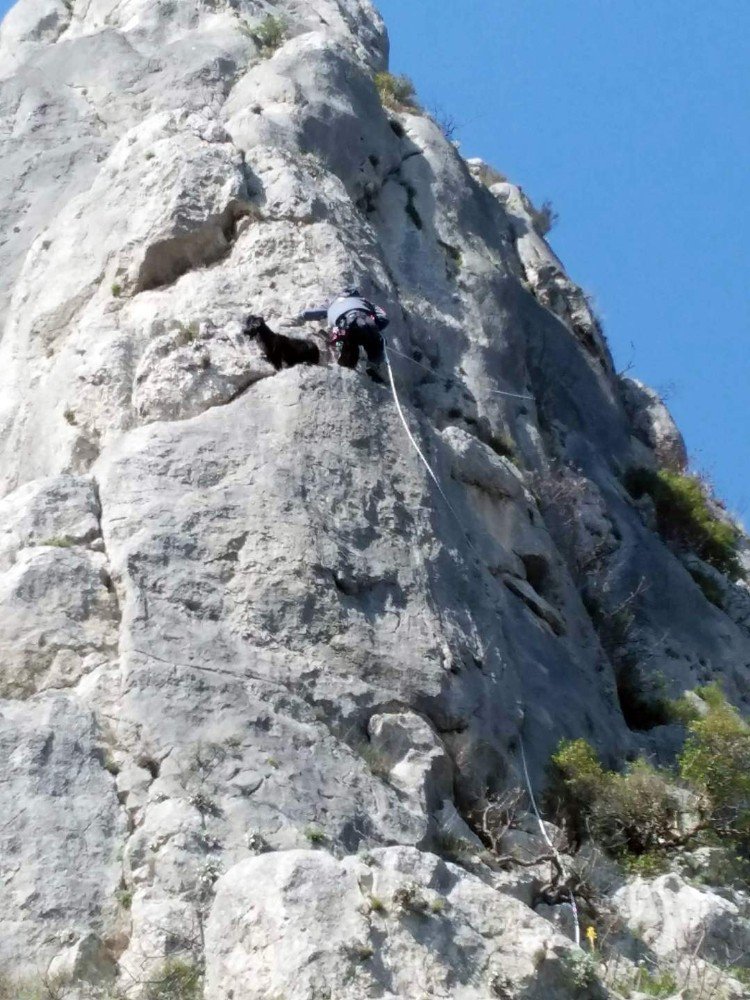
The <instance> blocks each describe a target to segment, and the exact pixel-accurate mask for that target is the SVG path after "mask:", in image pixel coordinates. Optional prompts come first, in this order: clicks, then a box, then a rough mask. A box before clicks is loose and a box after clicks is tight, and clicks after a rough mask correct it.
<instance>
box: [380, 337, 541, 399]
mask: <svg viewBox="0 0 750 1000" xmlns="http://www.w3.org/2000/svg"><path fill="white" fill-rule="evenodd" d="M388 350H389V351H390V352H391V354H398V356H399V357H400V358H404V359H405V360H406V361H411V363H412V364H413V365H416V366H417V368H423V369H424V370H425V371H426V372H429V373H430V375H432V376H433V377H434V378H437V379H447V380H448V381H449V382H455V383H456V385H461V381H460V379H457V378H456V377H455V375H441V374H440V373H439V372H436V371H433V370H432V368H428V367H427V365H423V364H422V362H421V361H417V360H416V358H410V357H409V355H408V354H402V352H401V351H397V350H396V349H395V348H394V347H389V348H388ZM487 392H489V393H490V394H491V395H492V396H509V397H510V398H511V399H528V400H530V401H531V402H532V403H533V402H534V397H533V396H524V395H522V394H521V393H519V392H503V391H502V390H501V389H487Z"/></svg>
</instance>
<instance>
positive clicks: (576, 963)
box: [563, 951, 599, 995]
mask: <svg viewBox="0 0 750 1000" xmlns="http://www.w3.org/2000/svg"><path fill="white" fill-rule="evenodd" d="M563 962H564V963H565V972H566V978H567V980H568V983H569V984H570V986H571V987H572V988H573V989H575V990H590V989H591V988H592V987H593V986H595V985H596V984H597V983H598V982H599V976H598V973H597V965H596V959H595V958H594V956H593V955H592V954H590V953H589V952H583V951H580V952H575V951H566V952H565V954H564V956H563ZM587 995H590V994H587Z"/></svg>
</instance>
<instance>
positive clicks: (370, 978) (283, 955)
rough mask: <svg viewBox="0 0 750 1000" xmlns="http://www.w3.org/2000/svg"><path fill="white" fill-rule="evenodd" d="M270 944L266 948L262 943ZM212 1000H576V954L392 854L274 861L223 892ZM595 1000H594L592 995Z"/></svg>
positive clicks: (408, 853) (211, 971) (545, 932)
mask: <svg viewBox="0 0 750 1000" xmlns="http://www.w3.org/2000/svg"><path fill="white" fill-rule="evenodd" d="M259 940H260V941H262V942H263V944H262V945H261V946H260V947H259V946H258V943H257V942H258V941H259ZM207 943H208V949H209V953H210V954H211V955H212V959H211V961H210V963H209V966H208V969H207V989H206V996H207V997H208V998H210V1000H228V998H229V997H231V996H233V995H236V991H237V990H238V989H239V990H241V991H242V993H243V995H244V996H247V997H248V1000H251V998H255V997H257V998H261V997H266V996H269V995H271V996H273V994H274V992H277V993H281V994H282V995H284V996H288V997H309V996H315V994H316V993H317V992H320V991H321V990H330V992H331V995H332V996H337V997H341V998H342V1000H344V998H352V1000H354V998H357V997H362V996H368V995H371V994H372V993H373V992H375V991H377V994H378V995H380V996H382V997H388V998H391V997H393V998H395V997H404V998H417V997H423V996H425V995H428V996H429V995H430V994H436V993H447V994H449V995H450V996H453V997H460V998H462V1000H463V998H466V1000H468V998H474V997H476V998H477V1000H479V998H480V997H481V998H484V997H488V996H495V997H498V996H499V997H502V996H518V995H523V996H525V997H529V998H539V1000H542V998H544V1000H555V998H557V997H560V998H563V997H569V996H570V985H571V984H570V979H571V976H570V970H569V966H568V965H567V964H566V958H569V957H570V956H571V955H572V954H573V948H572V947H571V945H570V943H569V942H567V941H566V940H565V939H564V938H562V937H560V936H559V935H558V934H555V933H554V931H553V930H552V927H551V926H550V925H549V923H547V922H546V921H544V920H542V919H541V918H539V917H535V916H534V914H533V913H532V912H531V910H529V909H528V907H525V906H524V905H523V904H522V903H519V902H518V901H517V900H515V899H512V898H511V897H509V896H504V895H503V894H501V893H498V892H495V891H494V890H493V889H491V888H489V887H488V886H487V885H485V884H484V883H483V882H482V881H480V880H479V879H478V878H475V877H472V876H471V875H469V874H468V873H467V872H465V871H464V870H463V869H461V868H458V867H456V866H455V865H450V864H446V863H445V862H443V861H441V860H440V859H439V858H435V857H434V856H432V855H430V854H424V853H420V852H418V851H415V850H414V849H409V848H403V847H392V848H386V849H383V850H377V851H373V852H372V853H371V854H370V855H368V856H367V857H366V858H365V859H360V858H346V859H344V861H341V862H339V861H336V860H334V859H333V858H331V857H329V856H327V855H325V854H322V853H318V852H310V851H288V852H285V853H284V854H268V855H264V856H263V857H260V858H256V859H254V860H252V861H246V862H243V863H242V864H241V865H238V866H237V867H236V868H233V869H232V870H231V871H229V872H228V873H227V875H226V876H224V878H223V879H222V880H221V881H220V882H219V884H218V886H217V893H216V902H215V903H214V906H213V910H212V912H211V918H210V921H209V924H208V930H207ZM590 995H591V996H592V997H594V996H595V995H597V992H596V991H593V992H591V993H590Z"/></svg>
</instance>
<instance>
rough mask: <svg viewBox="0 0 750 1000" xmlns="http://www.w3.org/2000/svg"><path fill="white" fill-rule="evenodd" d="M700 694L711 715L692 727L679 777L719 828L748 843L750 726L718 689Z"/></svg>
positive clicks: (680, 761)
mask: <svg viewBox="0 0 750 1000" xmlns="http://www.w3.org/2000/svg"><path fill="white" fill-rule="evenodd" d="M696 693H697V694H699V695H700V697H701V698H702V699H703V701H704V702H705V703H706V704H707V706H708V711H707V713H706V714H705V716H703V717H701V718H694V719H693V720H692V721H690V722H689V724H688V730H689V736H688V738H687V741H686V742H685V746H684V749H683V751H682V753H681V755H680V759H679V763H680V774H681V776H682V777H683V779H684V780H685V781H687V782H688V783H689V784H691V785H692V786H693V787H694V788H696V789H697V790H698V791H699V792H700V793H701V794H702V795H703V796H704V797H705V800H706V804H707V809H708V812H709V815H710V817H711V819H712V821H713V823H714V825H715V828H716V829H717V830H718V831H720V832H725V833H726V834H727V835H729V834H732V835H735V836H739V837H740V838H741V840H742V841H744V842H746V843H748V844H750V726H748V724H747V723H746V722H745V721H744V720H743V719H742V717H741V716H740V714H739V712H738V711H737V709H736V708H735V707H734V706H733V705H730V704H729V702H728V701H727V699H726V696H725V695H724V692H723V691H722V690H721V688H720V687H719V686H718V685H716V684H712V685H708V686H707V687H704V688H699V689H698V691H697V692H696Z"/></svg>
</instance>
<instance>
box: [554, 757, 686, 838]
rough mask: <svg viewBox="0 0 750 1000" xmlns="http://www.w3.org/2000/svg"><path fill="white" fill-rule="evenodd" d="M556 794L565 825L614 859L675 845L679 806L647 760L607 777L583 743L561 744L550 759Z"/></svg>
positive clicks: (658, 772)
mask: <svg viewBox="0 0 750 1000" xmlns="http://www.w3.org/2000/svg"><path fill="white" fill-rule="evenodd" d="M552 763H553V765H554V767H555V769H556V772H557V773H556V782H555V784H554V785H553V794H554V795H555V797H556V800H557V802H556V805H557V808H558V811H559V812H560V814H561V815H562V816H563V818H565V819H566V820H567V824H568V825H569V826H570V825H571V818H573V824H574V825H575V826H577V831H576V832H577V834H578V835H579V836H582V835H583V833H584V832H588V833H590V834H591V835H592V836H593V837H594V839H595V840H597V841H598V842H599V843H600V844H601V845H602V847H604V848H605V849H606V850H608V851H610V852H611V853H613V854H626V855H644V854H650V853H652V852H655V851H659V850H660V849H661V848H662V847H663V846H664V845H665V844H668V843H669V842H670V840H672V839H673V836H674V834H673V831H674V830H675V828H676V823H677V817H678V815H679V803H678V801H677V798H676V796H675V794H674V791H673V789H672V787H671V786H670V784H669V781H668V780H667V778H666V776H665V775H664V774H663V773H661V772H660V771H658V770H656V768H654V767H652V766H651V765H650V764H648V763H647V762H646V761H644V760H638V761H635V763H633V764H631V765H630V766H629V767H628V769H627V770H626V771H625V772H624V773H622V774H618V773H616V772H614V771H606V770H605V769H604V768H603V767H602V765H601V763H600V761H599V758H598V757H597V755H596V752H595V751H594V749H593V747H591V746H590V745H589V744H588V743H587V742H586V741H585V740H566V741H563V742H562V743H561V744H560V746H559V748H558V750H557V752H556V753H555V754H554V755H553V757H552Z"/></svg>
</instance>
